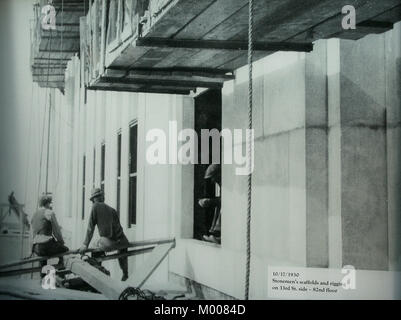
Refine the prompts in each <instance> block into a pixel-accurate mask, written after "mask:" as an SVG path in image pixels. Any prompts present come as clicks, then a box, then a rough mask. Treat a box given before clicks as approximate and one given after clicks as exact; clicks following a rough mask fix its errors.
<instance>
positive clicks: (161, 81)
mask: <svg viewBox="0 0 401 320" xmlns="http://www.w3.org/2000/svg"><path fill="white" fill-rule="evenodd" d="M99 82H105V83H109V84H110V86H111V87H112V86H113V85H114V84H117V83H119V84H127V85H130V84H140V85H145V86H154V85H157V86H172V87H188V88H197V87H201V88H215V89H221V88H222V87H223V83H222V82H212V81H194V80H189V79H184V80H177V79H168V78H167V77H165V78H161V77H160V78H149V77H139V76H137V77H125V78H109V77H101V78H100V80H99Z"/></svg>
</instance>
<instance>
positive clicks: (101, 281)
mask: <svg viewBox="0 0 401 320" xmlns="http://www.w3.org/2000/svg"><path fill="white" fill-rule="evenodd" d="M65 268H66V269H67V270H70V271H71V272H73V273H74V274H76V275H78V276H80V277H81V278H82V279H83V280H84V281H85V282H86V283H88V284H89V285H90V286H92V287H93V288H95V289H96V290H98V291H99V292H101V293H102V294H103V295H104V296H105V297H106V298H108V299H111V300H118V298H119V297H120V295H121V293H122V292H123V291H124V290H125V289H126V288H127V285H126V284H125V283H124V282H122V281H118V280H115V279H112V278H110V277H109V276H108V275H106V274H104V273H103V272H101V271H99V270H98V269H96V268H95V267H92V266H91V265H90V264H89V263H87V262H85V261H83V260H82V259H79V258H75V257H73V258H68V259H66V262H65Z"/></svg>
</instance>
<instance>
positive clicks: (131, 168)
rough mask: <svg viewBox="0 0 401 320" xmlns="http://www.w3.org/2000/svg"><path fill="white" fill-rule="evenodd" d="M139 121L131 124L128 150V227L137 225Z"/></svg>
mask: <svg viewBox="0 0 401 320" xmlns="http://www.w3.org/2000/svg"><path fill="white" fill-rule="evenodd" d="M132 130H135V138H136V141H135V146H134V148H135V151H133V150H132V149H133V148H132V147H133V146H132V138H133V132H132ZM133 156H135V165H132V158H133ZM137 177H138V121H137V120H136V119H135V120H133V121H131V122H130V124H129V150H128V217H127V224H128V228H131V227H132V226H135V225H136V224H137V197H138V188H137V187H138V180H137ZM132 181H135V195H134V197H135V199H134V198H133V197H132V196H131V194H132V193H133V192H134V191H133V190H132V187H133V184H132Z"/></svg>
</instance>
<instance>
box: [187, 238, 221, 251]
mask: <svg viewBox="0 0 401 320" xmlns="http://www.w3.org/2000/svg"><path fill="white" fill-rule="evenodd" d="M180 240H181V241H185V242H187V243H193V244H197V245H205V246H208V247H213V248H218V249H221V244H218V243H213V242H208V241H203V240H198V239H180Z"/></svg>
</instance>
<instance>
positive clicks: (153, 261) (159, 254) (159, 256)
mask: <svg viewBox="0 0 401 320" xmlns="http://www.w3.org/2000/svg"><path fill="white" fill-rule="evenodd" d="M174 247H175V243H166V244H161V245H158V246H157V247H156V248H155V249H154V250H153V251H152V252H151V253H150V254H149V256H148V258H147V259H146V260H145V262H144V263H143V264H142V265H140V266H139V268H137V269H136V270H134V272H133V273H132V275H131V276H130V277H129V278H128V280H127V283H129V284H130V285H131V286H132V287H134V288H141V287H142V286H143V285H144V283H145V282H146V280H148V279H149V277H150V276H151V275H152V273H153V272H154V271H155V270H156V269H157V267H158V266H159V265H160V264H161V263H162V261H163V260H164V258H166V257H167V255H168V253H169V252H170V250H171V249H173V248H174Z"/></svg>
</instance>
